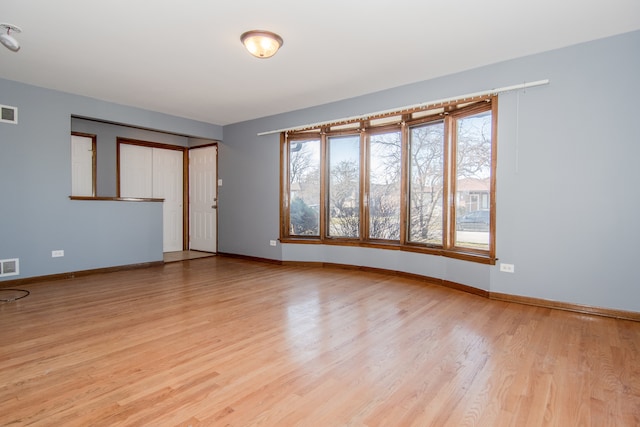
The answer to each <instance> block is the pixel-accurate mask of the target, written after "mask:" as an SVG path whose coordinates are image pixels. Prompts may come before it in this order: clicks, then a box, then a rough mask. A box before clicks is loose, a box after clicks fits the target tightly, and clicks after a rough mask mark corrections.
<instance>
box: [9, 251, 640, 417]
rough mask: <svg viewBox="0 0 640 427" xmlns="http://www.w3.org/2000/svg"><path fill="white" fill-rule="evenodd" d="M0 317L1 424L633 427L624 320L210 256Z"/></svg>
mask: <svg viewBox="0 0 640 427" xmlns="http://www.w3.org/2000/svg"><path fill="white" fill-rule="evenodd" d="M24 288H26V289H28V290H29V291H30V292H31V295H29V296H28V297H26V298H23V299H20V300H17V301H14V302H10V303H0V327H1V329H0V346H1V347H0V408H1V409H0V425H3V426H114V425H126V426H279V427H282V426H322V427H325V426H543V425H544V426H563V427H564V426H574V425H575V426H578V425H579V426H589V425H592V426H638V425H640V323H637V322H631V321H625V320H615V319H610V318H604V317H595V316H589V315H581V314H576V313H569V312H564V311H556V310H551V309H545V308H536V307H530V306H525V305H518V304H514V303H506V302H501V301H492V300H488V299H485V298H482V297H478V296H475V295H470V294H465V293H462V292H459V291H455V290H451V289H448V288H444V287H438V286H434V285H429V284H426V283H424V282H421V281H418V280H414V279H409V278H404V277H397V276H388V275H383V274H377V273H364V272H359V271H351V270H340V269H330V268H324V269H322V268H311V267H294V266H278V265H271V264H266V263H258V262H252V261H245V260H239V259H233V258H225V257H211V258H204V259H198V260H192V261H184V262H177V263H171V264H166V265H164V266H157V267H150V268H146V269H140V270H132V271H121V272H114V273H106V274H100V275H94V276H87V277H82V278H75V279H69V280H60V281H52V282H48V283H38V284H31V285H28V286H24Z"/></svg>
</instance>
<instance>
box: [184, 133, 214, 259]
mask: <svg viewBox="0 0 640 427" xmlns="http://www.w3.org/2000/svg"><path fill="white" fill-rule="evenodd" d="M217 184H218V146H217V145H208V146H203V147H195V148H191V149H190V150H189V249H191V250H194V251H203V252H211V253H215V252H217V250H218V216H217V214H218V185H217Z"/></svg>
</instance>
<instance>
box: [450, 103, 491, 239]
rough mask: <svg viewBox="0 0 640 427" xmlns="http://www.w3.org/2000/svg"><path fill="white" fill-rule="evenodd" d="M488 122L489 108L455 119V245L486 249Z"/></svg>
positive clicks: (489, 117)
mask: <svg viewBox="0 0 640 427" xmlns="http://www.w3.org/2000/svg"><path fill="white" fill-rule="evenodd" d="M491 123H492V118H491V111H486V112H483V113H480V114H476V115H473V116H467V117H463V118H459V119H458V120H456V182H455V188H456V205H455V206H456V210H455V221H456V234H455V245H456V246H461V247H468V248H475V249H488V248H489V226H490V224H489V222H490V219H489V218H490V216H489V207H490V195H491V191H490V178H491V145H492V144H491V133H492V129H491Z"/></svg>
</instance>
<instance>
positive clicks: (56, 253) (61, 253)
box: [51, 249, 64, 258]
mask: <svg viewBox="0 0 640 427" xmlns="http://www.w3.org/2000/svg"><path fill="white" fill-rule="evenodd" d="M62 256H64V251H63V250H62V249H58V250H57V251H51V258H59V257H62Z"/></svg>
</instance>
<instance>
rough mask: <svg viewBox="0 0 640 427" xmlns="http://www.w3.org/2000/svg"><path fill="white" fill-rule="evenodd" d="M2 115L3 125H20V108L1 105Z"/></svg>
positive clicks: (0, 118) (0, 119)
mask: <svg viewBox="0 0 640 427" xmlns="http://www.w3.org/2000/svg"><path fill="white" fill-rule="evenodd" d="M0 110H1V111H2V113H1V114H2V115H1V116H0V122H1V123H13V124H16V123H18V108H17V107H10V106H8V105H0Z"/></svg>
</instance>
